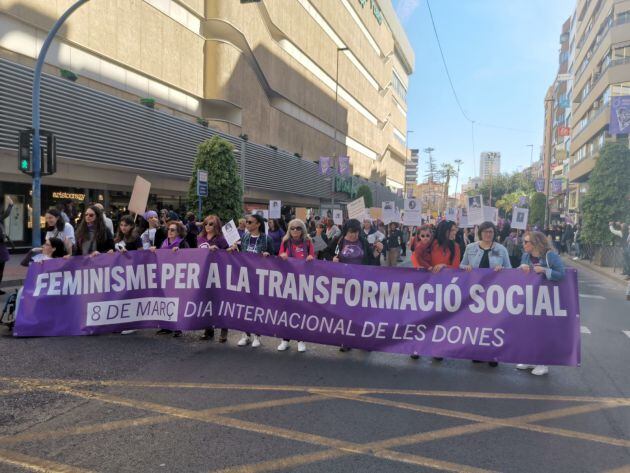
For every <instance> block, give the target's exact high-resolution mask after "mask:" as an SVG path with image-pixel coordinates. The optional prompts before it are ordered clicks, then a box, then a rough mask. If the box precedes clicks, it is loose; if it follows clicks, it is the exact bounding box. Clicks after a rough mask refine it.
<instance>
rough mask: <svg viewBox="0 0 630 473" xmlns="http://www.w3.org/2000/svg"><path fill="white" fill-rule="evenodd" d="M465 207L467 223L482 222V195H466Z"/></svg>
mask: <svg viewBox="0 0 630 473" xmlns="http://www.w3.org/2000/svg"><path fill="white" fill-rule="evenodd" d="M466 209H467V210H468V225H471V226H474V225H480V224H482V223H483V222H484V218H483V196H482V195H481V194H480V195H474V196H470V197H468V201H467V207H466Z"/></svg>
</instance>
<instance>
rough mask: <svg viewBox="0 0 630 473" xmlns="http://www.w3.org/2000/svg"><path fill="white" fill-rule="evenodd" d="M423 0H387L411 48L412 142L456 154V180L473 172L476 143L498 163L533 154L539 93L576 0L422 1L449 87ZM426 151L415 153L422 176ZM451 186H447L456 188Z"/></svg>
mask: <svg viewBox="0 0 630 473" xmlns="http://www.w3.org/2000/svg"><path fill="white" fill-rule="evenodd" d="M426 1H427V0H392V3H393V5H394V7H395V8H396V11H397V12H398V15H399V17H400V20H401V22H402V24H403V26H404V27H405V30H406V31H407V35H408V37H409V41H410V42H411V45H412V47H413V49H414V52H415V55H416V62H415V70H414V73H413V75H412V76H411V79H410V86H409V91H408V94H407V105H408V109H409V111H408V115H407V126H408V129H409V130H414V132H413V133H411V134H410V135H409V147H410V148H420V149H423V148H426V147H429V146H430V147H432V148H435V151H434V152H433V155H434V157H435V158H436V161H437V162H438V163H442V162H450V163H453V161H454V160H456V159H462V160H463V161H464V164H463V165H462V169H461V173H460V180H459V182H460V186H461V183H462V182H466V181H467V180H468V178H469V177H470V176H473V175H474V174H478V173H479V154H480V153H481V152H482V151H499V152H501V171H502V172H511V171H516V170H517V169H519V167H527V166H528V165H529V162H530V148H529V147H527V145H529V144H533V145H534V160H536V159H537V155H538V153H539V152H540V147H541V146H542V141H543V122H544V97H545V93H546V91H547V88H548V87H549V86H550V85H551V83H552V81H553V80H554V78H555V75H556V72H557V69H558V50H559V47H560V44H559V37H560V32H561V28H562V24H563V23H564V21H565V20H566V19H567V18H568V17H569V16H570V15H571V13H572V11H573V8H574V7H575V0H429V1H430V5H431V11H432V12H433V18H434V20H435V23H436V27H437V31H438V35H439V37H440V41H441V43H442V49H443V51H444V54H445V57H446V62H447V65H448V68H449V71H450V73H451V77H452V79H453V83H454V85H455V90H456V92H457V94H458V96H459V100H460V102H461V104H462V107H463V108H464V111H465V112H466V114H467V115H468V116H469V117H470V118H471V119H473V120H475V121H476V122H478V123H485V124H491V125H496V126H501V127H506V128H513V129H517V130H523V132H520V131H511V130H504V129H497V128H490V127H486V126H481V125H475V160H474V163H475V167H473V150H472V137H471V125H470V122H468V121H467V120H466V119H465V118H464V117H463V116H462V113H461V112H460V111H459V108H458V106H457V103H456V102H455V99H454V97H453V93H452V92H451V89H450V86H449V83H448V79H447V76H446V73H445V71H444V66H443V65H442V60H441V57H440V52H439V49H438V45H437V42H436V39H435V35H434V33H433V29H432V26H431V20H430V17H429V11H428V9H427V3H426ZM425 158H426V155H425V154H424V153H421V159H420V173H419V174H420V180H423V179H424V172H425V170H426V159H425ZM454 191H455V188H454V185H453V186H452V187H451V192H454Z"/></svg>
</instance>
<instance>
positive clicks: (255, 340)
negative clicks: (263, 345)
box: [252, 335, 260, 348]
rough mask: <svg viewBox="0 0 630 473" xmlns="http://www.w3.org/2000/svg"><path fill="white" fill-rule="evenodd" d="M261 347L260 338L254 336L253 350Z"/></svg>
mask: <svg viewBox="0 0 630 473" xmlns="http://www.w3.org/2000/svg"><path fill="white" fill-rule="evenodd" d="M259 346H260V337H259V336H258V335H252V348H258V347H259Z"/></svg>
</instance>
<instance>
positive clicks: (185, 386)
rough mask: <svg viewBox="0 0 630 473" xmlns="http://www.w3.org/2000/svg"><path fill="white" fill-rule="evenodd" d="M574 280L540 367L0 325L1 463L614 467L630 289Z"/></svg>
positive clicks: (189, 467) (624, 442)
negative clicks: (577, 330)
mask: <svg viewBox="0 0 630 473" xmlns="http://www.w3.org/2000/svg"><path fill="white" fill-rule="evenodd" d="M579 278H580V290H581V293H582V294H581V297H580V303H581V312H582V325H583V335H582V361H583V365H582V366H581V367H580V368H560V367H552V368H551V372H550V374H549V375H548V376H544V377H536V376H532V375H531V374H529V373H527V372H521V371H517V370H515V368H514V366H513V365H505V364H503V365H499V367H497V368H491V367H489V366H488V365H487V364H479V365H476V364H472V363H470V362H467V361H458V360H445V361H443V362H442V363H436V362H433V361H431V360H429V359H426V358H422V359H420V360H416V361H415V360H411V359H410V358H408V357H404V356H396V355H389V354H380V353H367V352H363V351H359V350H354V351H352V352H349V353H340V352H338V351H337V349H336V348H333V347H328V346H320V345H312V344H311V345H309V346H308V351H307V352H306V353H303V354H300V353H297V351H296V349H295V348H296V347H295V345H294V344H293V345H292V347H291V350H290V351H288V352H284V353H279V352H277V351H276V346H277V344H278V340H276V339H271V338H263V346H262V347H260V348H258V349H252V348H251V347H247V348H238V347H237V346H236V341H237V337H238V334H237V333H232V334H231V336H230V339H229V342H228V343H227V344H219V343H217V342H216V341H208V342H204V341H200V340H199V339H198V336H199V333H189V334H185V336H183V337H181V338H172V337H168V336H167V337H164V336H156V335H155V334H154V332H153V331H142V332H137V333H135V334H132V335H125V336H123V335H108V336H95V337H74V338H40V339H35V338H33V339H13V338H10V337H8V336H6V335H7V333H6V329H5V328H0V335H3V336H0V472H15V471H18V472H21V471H60V472H61V471H63V472H75V471H76V472H81V471H97V472H189V471H190V472H210V471H243V472H245V471H247V472H263V471H282V472H379V473H382V472H424V471H427V472H428V471H510V472H546V471H550V472H571V473H574V472H592V471H616V472H621V471H629V470H630V363H629V361H630V302H627V301H626V300H625V296H624V291H623V287H622V286H619V285H617V284H615V283H613V282H608V281H607V280H604V279H603V278H602V277H600V276H598V275H597V274H596V273H592V272H590V271H580V276H579ZM624 331H626V332H627V333H624Z"/></svg>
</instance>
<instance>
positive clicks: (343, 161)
mask: <svg viewBox="0 0 630 473" xmlns="http://www.w3.org/2000/svg"><path fill="white" fill-rule="evenodd" d="M337 161H338V163H339V174H340V175H342V176H349V175H350V157H349V156H339V157H338V158H337Z"/></svg>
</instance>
